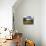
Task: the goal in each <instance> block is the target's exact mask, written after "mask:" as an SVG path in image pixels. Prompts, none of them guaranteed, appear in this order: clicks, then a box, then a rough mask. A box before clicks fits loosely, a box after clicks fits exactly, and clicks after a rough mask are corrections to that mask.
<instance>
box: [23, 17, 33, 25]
mask: <svg viewBox="0 0 46 46" xmlns="http://www.w3.org/2000/svg"><path fill="white" fill-rule="evenodd" d="M23 24H24V25H32V24H34V18H33V17H32V16H24V17H23Z"/></svg>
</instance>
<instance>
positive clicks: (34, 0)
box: [14, 0, 41, 46]
mask: <svg viewBox="0 0 46 46" xmlns="http://www.w3.org/2000/svg"><path fill="white" fill-rule="evenodd" d="M15 8H16V9H14V10H15V12H14V17H15V18H14V19H15V22H14V23H15V28H16V29H17V30H18V31H19V32H23V34H24V37H25V38H28V39H32V40H34V41H35V43H36V46H41V45H40V44H41V23H40V21H41V0H23V2H22V3H21V4H19V5H18V6H17V7H15ZM24 16H33V17H34V24H33V25H24V24H23V17H24Z"/></svg>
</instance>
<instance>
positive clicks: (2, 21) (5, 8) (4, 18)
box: [0, 0, 16, 29]
mask: <svg viewBox="0 0 46 46" xmlns="http://www.w3.org/2000/svg"><path fill="white" fill-rule="evenodd" d="M15 2H16V0H0V27H7V28H9V29H12V6H13V4H14V3H15Z"/></svg>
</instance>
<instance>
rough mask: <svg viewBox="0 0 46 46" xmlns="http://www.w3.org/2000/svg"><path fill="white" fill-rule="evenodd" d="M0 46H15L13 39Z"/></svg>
mask: <svg viewBox="0 0 46 46" xmlns="http://www.w3.org/2000/svg"><path fill="white" fill-rule="evenodd" d="M0 46H16V45H15V39H13V40H6V42H4V43H2V44H1V45H0Z"/></svg>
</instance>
